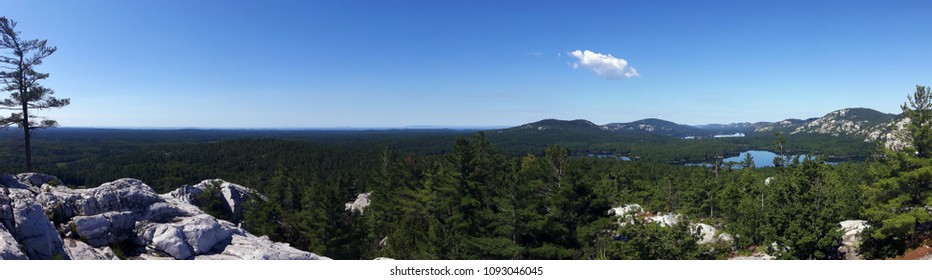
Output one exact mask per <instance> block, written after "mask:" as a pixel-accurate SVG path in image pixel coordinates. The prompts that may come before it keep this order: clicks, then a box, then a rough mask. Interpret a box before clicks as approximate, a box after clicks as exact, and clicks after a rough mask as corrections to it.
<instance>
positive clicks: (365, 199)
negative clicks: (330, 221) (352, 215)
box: [345, 192, 372, 214]
mask: <svg viewBox="0 0 932 280" xmlns="http://www.w3.org/2000/svg"><path fill="white" fill-rule="evenodd" d="M370 195H372V192H367V193H361V194H359V195H357V196H356V200H354V201H352V202H347V203H346V205H345V206H346V210H347V211H351V212H359V214H362V213H363V211H364V210H366V207H369V203H370V201H369V196H370Z"/></svg>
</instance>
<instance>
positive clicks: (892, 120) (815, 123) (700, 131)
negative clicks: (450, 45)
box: [491, 108, 905, 143]
mask: <svg viewBox="0 0 932 280" xmlns="http://www.w3.org/2000/svg"><path fill="white" fill-rule="evenodd" d="M897 123H899V127H900V128H899V129H902V127H903V125H905V121H904V120H903V118H902V117H900V116H898V115H894V114H888V113H883V112H879V111H876V110H873V109H868V108H846V109H840V110H836V111H833V112H830V113H828V114H826V115H824V116H822V117H818V118H809V119H792V118H790V119H785V120H782V121H778V122H741V123H731V124H707V125H696V126H690V125H684V124H677V123H674V122H671V121H667V120H662V119H656V118H648V119H642V120H637V121H633V122H628V123H621V122H618V123H609V124H605V125H598V124H595V123H592V122H590V121H588V120H581V119H578V120H556V119H545V120H541V121H538V122H533V123H528V124H524V125H520V126H516V127H512V128H507V129H502V130H493V131H491V134H497V135H498V137H496V138H497V139H499V140H503V139H506V140H507V138H513V137H517V138H521V139H525V140H524V141H527V140H528V137H531V138H535V140H534V141H532V142H535V143H536V142H547V141H551V140H552V141H555V142H575V143H597V142H600V141H621V140H629V141H630V140H632V139H640V140H642V141H643V140H644V139H645V137H647V138H650V139H653V140H654V141H657V140H661V139H668V140H669V139H682V138H694V137H695V138H708V137H712V136H714V135H720V134H735V133H740V134H742V135H747V136H755V135H760V136H761V137H766V136H768V135H769V136H772V135H773V133H775V132H782V133H783V134H784V135H795V136H800V137H802V136H805V135H810V136H812V137H819V138H820V139H823V137H822V136H830V137H841V138H844V139H845V140H846V141H854V140H857V141H864V142H874V141H885V142H902V139H899V138H901V137H899V136H897V133H895V131H896V130H897V129H894V127H895V124H897ZM897 137H899V138H897ZM511 142H515V143H518V142H517V141H511Z"/></svg>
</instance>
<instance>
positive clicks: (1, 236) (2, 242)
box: [0, 223, 26, 260]
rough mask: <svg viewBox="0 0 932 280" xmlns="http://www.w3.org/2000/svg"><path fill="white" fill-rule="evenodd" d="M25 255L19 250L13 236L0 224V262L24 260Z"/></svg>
mask: <svg viewBox="0 0 932 280" xmlns="http://www.w3.org/2000/svg"><path fill="white" fill-rule="evenodd" d="M25 259H26V254H23V251H22V250H20V249H19V244H17V243H16V239H15V238H13V235H12V234H10V232H9V231H7V230H6V227H4V226H3V224H2V223H0V260H25Z"/></svg>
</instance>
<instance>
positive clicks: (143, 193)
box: [0, 173, 327, 260]
mask: <svg viewBox="0 0 932 280" xmlns="http://www.w3.org/2000/svg"><path fill="white" fill-rule="evenodd" d="M218 182H219V187H220V192H219V195H220V196H222V197H223V199H224V201H226V204H227V205H228V206H229V207H230V211H231V213H240V212H241V211H242V202H243V201H244V199H245V198H246V197H247V196H249V195H256V196H258V197H260V198H262V197H261V195H259V194H257V193H255V192H254V191H252V190H251V189H248V188H245V187H243V186H239V185H236V184H231V183H226V182H223V181H222V180H207V181H204V182H201V183H200V184H198V185H194V186H187V187H183V188H182V189H179V190H183V191H178V190H176V192H174V195H173V194H172V193H168V194H164V195H158V194H156V193H155V192H154V191H153V190H152V188H150V187H149V186H148V185H146V184H144V183H143V182H142V181H139V180H137V179H130V178H124V179H119V180H115V181H112V182H109V183H105V184H102V185H100V186H98V187H96V188H90V189H71V188H68V187H65V186H58V179H57V178H55V177H53V176H48V175H44V174H38V173H23V174H19V175H15V176H14V175H0V259H57V258H70V259H94V260H96V259H117V256H116V254H115V253H114V251H113V249H111V248H110V247H109V246H111V245H113V244H120V246H121V247H120V248H121V249H123V250H126V251H122V252H124V253H123V254H124V255H125V256H127V257H128V258H130V259H327V258H326V257H321V256H318V255H316V254H313V253H309V252H305V251H301V250H298V249H295V248H292V247H290V246H289V245H288V244H285V243H278V242H273V241H271V240H269V239H268V238H267V237H256V236H254V235H251V234H249V233H248V232H246V231H245V230H243V229H242V228H239V227H237V226H236V225H235V224H233V223H230V222H227V221H222V220H217V219H216V218H214V217H212V216H210V215H208V214H206V213H204V211H202V210H201V209H199V208H198V207H197V206H195V205H192V204H191V203H188V202H186V201H190V198H193V197H196V195H193V194H192V193H193V192H196V191H192V190H198V189H199V190H204V189H206V188H207V186H208V185H207V184H214V183H218ZM179 194H183V195H179ZM192 195H193V196H192ZM56 227H57V228H56ZM62 237H65V238H62ZM134 246H135V247H134ZM121 256H122V255H121Z"/></svg>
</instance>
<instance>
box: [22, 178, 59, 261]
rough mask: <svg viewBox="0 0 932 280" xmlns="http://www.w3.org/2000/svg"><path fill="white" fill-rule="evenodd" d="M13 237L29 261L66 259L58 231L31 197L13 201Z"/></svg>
mask: <svg viewBox="0 0 932 280" xmlns="http://www.w3.org/2000/svg"><path fill="white" fill-rule="evenodd" d="M11 195H12V194H11ZM12 206H13V222H14V223H15V226H14V227H13V228H12V229H10V233H12V234H13V237H14V238H16V240H17V241H19V242H20V244H22V246H23V251H25V253H26V255H27V256H29V258H30V259H42V260H47V259H56V258H64V257H66V255H65V252H64V249H62V240H61V236H59V234H58V231H57V230H56V229H55V226H54V225H52V222H51V221H49V218H48V216H46V214H45V210H44V209H42V206H39V204H38V203H36V201H35V200H34V199H32V198H31V197H22V196H18V197H17V198H16V199H15V200H14V201H13V205H12Z"/></svg>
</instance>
